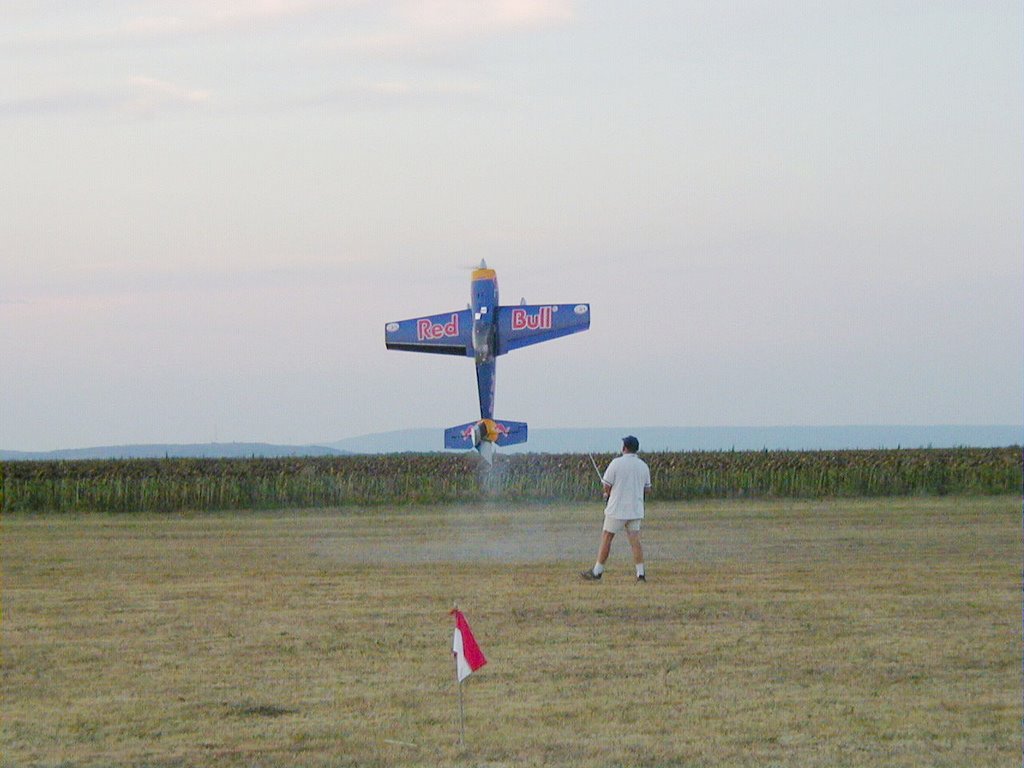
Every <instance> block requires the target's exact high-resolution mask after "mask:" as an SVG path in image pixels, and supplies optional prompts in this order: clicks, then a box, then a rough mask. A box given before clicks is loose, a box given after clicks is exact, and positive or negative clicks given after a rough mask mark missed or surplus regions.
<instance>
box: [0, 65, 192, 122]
mask: <svg viewBox="0 0 1024 768" xmlns="http://www.w3.org/2000/svg"><path fill="white" fill-rule="evenodd" d="M211 101H212V94H211V92H210V91H208V90H205V89H200V88H190V87H186V86H183V85H178V84H176V83H172V82H169V81H167V80H159V79H157V78H154V77H148V76H144V75H136V76H134V77H129V78H128V79H127V80H126V81H124V83H123V84H122V85H120V86H112V87H111V88H109V89H108V90H107V91H106V92H102V91H98V90H89V89H85V88H70V89H68V88H65V89H62V90H59V91H54V92H52V93H48V94H40V95H36V96H31V97H27V98H21V99H11V100H8V101H0V119H2V118H5V117H6V118H18V117H40V116H44V117H45V116H54V115H56V116H68V115H87V114H102V113H126V114H131V115H153V114H155V113H157V112H164V111H169V110H176V109H196V108H200V107H205V106H207V105H209V104H210V103H211Z"/></svg>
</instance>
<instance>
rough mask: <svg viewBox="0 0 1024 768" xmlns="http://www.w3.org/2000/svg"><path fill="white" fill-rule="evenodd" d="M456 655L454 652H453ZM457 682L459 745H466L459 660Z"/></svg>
mask: <svg viewBox="0 0 1024 768" xmlns="http://www.w3.org/2000/svg"><path fill="white" fill-rule="evenodd" d="M452 655H453V657H454V654H452ZM455 683H456V684H457V685H458V686H459V746H460V747H465V746H466V710H465V707H463V705H462V681H461V680H459V662H458V660H456V662H455Z"/></svg>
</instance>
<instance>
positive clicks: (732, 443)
mask: <svg viewBox="0 0 1024 768" xmlns="http://www.w3.org/2000/svg"><path fill="white" fill-rule="evenodd" d="M443 433H444V430H442V429H440V428H437V429H406V430H400V431H397V432H381V433H376V434H371V435H363V436H361V437H353V438H348V439H346V440H338V441H337V442H333V443H328V445H330V446H331V447H332V448H337V449H340V450H345V451H349V452H351V453H399V452H404V451H410V452H416V453H420V452H433V451H439V450H442V448H441V445H442V441H443ZM629 434H632V435H636V436H637V437H638V438H639V439H640V450H641V451H728V450H737V451H760V450H764V449H768V450H808V451H816V450H844V449H854V448H867V449H871V448H898V447H902V448H928V447H932V448H956V447H961V446H972V447H977V448H988V447H1001V446H1008V445H1022V444H1024V426H1015V425H979V426H961V425H940V426H923V427H922V426H831V427H637V426H632V427H603V428H595V429H531V430H530V439H529V442H527V443H526V444H525V445H516V446H511V447H509V448H503V449H502V451H504V452H505V453H586V452H592V453H598V452H604V453H613V452H617V451H618V450H619V449H620V448H621V445H622V444H621V442H620V438H621V437H622V436H623V435H629Z"/></svg>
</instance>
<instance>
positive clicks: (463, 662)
mask: <svg viewBox="0 0 1024 768" xmlns="http://www.w3.org/2000/svg"><path fill="white" fill-rule="evenodd" d="M452 613H454V614H455V637H453V638H452V653H453V654H455V669H456V672H457V674H458V677H459V682H460V683H461V682H462V681H463V680H465V679H466V678H467V677H469V676H470V675H471V674H473V673H474V672H476V671H477V670H478V669H480V667H482V666H483V665H484V664H486V663H487V659H485V658H484V654H483V651H481V650H480V646H479V645H477V644H476V638H475V637H473V632H472V631H471V630H470V628H469V622H468V621H466V617H465V616H463V615H462V611H460V610H458V609H455V610H453V611H452Z"/></svg>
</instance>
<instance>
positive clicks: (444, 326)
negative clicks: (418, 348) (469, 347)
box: [416, 313, 459, 341]
mask: <svg viewBox="0 0 1024 768" xmlns="http://www.w3.org/2000/svg"><path fill="white" fill-rule="evenodd" d="M458 335H459V315H458V313H452V317H451V320H449V321H448V322H447V323H435V322H433V321H432V320H431V319H430V318H428V317H424V318H422V319H420V320H417V321H416V338H417V339H418V340H420V341H433V340H435V339H450V338H453V337H455V336H458Z"/></svg>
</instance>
